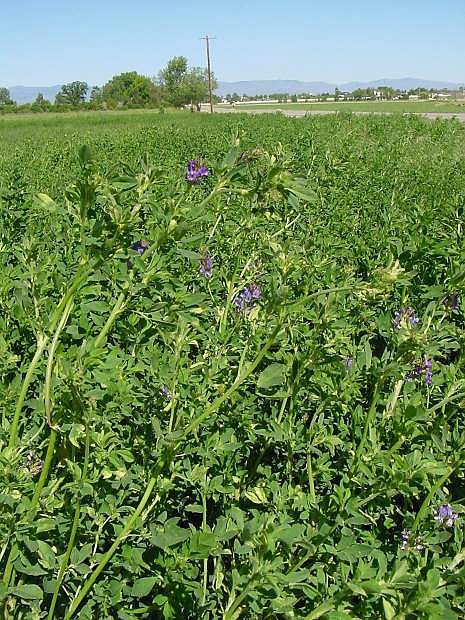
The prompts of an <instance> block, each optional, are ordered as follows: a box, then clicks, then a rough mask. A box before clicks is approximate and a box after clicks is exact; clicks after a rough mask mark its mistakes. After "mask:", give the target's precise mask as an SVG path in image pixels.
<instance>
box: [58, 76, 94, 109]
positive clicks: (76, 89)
mask: <svg viewBox="0 0 465 620" xmlns="http://www.w3.org/2000/svg"><path fill="white" fill-rule="evenodd" d="M88 90H89V86H88V84H87V82H70V83H69V84H64V85H63V86H62V87H61V89H60V91H59V93H58V94H57V96H56V97H55V103H57V104H62V103H67V104H69V105H79V104H80V103H83V102H84V101H85V99H86V95H87V91H88Z"/></svg>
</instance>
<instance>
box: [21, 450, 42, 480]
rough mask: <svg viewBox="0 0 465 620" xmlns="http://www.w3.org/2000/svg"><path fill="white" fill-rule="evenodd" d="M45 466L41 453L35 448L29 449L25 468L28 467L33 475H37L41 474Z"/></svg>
mask: <svg viewBox="0 0 465 620" xmlns="http://www.w3.org/2000/svg"><path fill="white" fill-rule="evenodd" d="M43 466H44V462H43V460H42V459H41V458H40V457H39V455H38V454H37V453H36V452H34V450H29V452H28V453H27V454H26V459H25V463H24V468H25V469H27V471H28V472H29V473H30V474H31V476H36V475H37V474H40V472H41V471H42V467H43Z"/></svg>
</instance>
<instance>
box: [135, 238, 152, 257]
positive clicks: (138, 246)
mask: <svg viewBox="0 0 465 620" xmlns="http://www.w3.org/2000/svg"><path fill="white" fill-rule="evenodd" d="M131 247H132V249H133V250H135V251H136V252H137V253H138V254H139V256H142V254H143V253H144V252H145V251H146V250H148V248H149V244H148V242H147V241H144V240H142V241H136V242H135V243H133V244H132V246H131Z"/></svg>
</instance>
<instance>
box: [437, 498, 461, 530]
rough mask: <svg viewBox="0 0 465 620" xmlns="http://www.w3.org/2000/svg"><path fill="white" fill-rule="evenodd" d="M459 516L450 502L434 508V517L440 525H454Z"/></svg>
mask: <svg viewBox="0 0 465 620" xmlns="http://www.w3.org/2000/svg"><path fill="white" fill-rule="evenodd" d="M458 518H459V515H458V514H457V513H456V512H454V511H453V510H452V506H450V505H449V504H442V505H441V506H438V508H436V509H435V510H433V519H434V520H435V521H436V523H437V524H438V525H442V526H443V527H445V528H449V527H453V525H454V523H455V522H456V521H457V519H458Z"/></svg>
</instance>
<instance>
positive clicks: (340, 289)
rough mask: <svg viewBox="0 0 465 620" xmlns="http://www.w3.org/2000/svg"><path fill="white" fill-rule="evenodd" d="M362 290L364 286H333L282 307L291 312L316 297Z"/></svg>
mask: <svg viewBox="0 0 465 620" xmlns="http://www.w3.org/2000/svg"><path fill="white" fill-rule="evenodd" d="M364 288H366V285H364V286H354V285H352V286H335V287H333V288H324V289H321V290H319V291H316V292H315V293H311V294H310V295H306V296H305V297H302V298H301V299H298V300H297V301H290V302H287V303H285V304H283V305H284V306H285V307H286V309H287V310H292V309H294V308H295V309H296V310H298V309H299V308H300V306H301V305H302V304H305V303H307V301H311V300H312V299H316V298H317V297H320V296H321V295H330V294H331V293H348V292H350V291H356V290H363V289H364Z"/></svg>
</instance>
